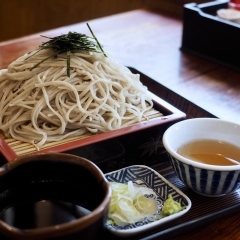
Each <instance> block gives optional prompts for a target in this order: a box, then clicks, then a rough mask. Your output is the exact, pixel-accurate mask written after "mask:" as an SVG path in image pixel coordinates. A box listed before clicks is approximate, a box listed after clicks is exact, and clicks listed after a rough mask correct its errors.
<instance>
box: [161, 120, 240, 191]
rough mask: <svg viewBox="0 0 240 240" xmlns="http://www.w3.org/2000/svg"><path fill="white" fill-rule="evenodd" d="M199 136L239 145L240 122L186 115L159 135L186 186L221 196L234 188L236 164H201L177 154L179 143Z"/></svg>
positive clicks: (239, 177)
mask: <svg viewBox="0 0 240 240" xmlns="http://www.w3.org/2000/svg"><path fill="white" fill-rule="evenodd" d="M199 139H209V140H210V139H212V140H219V141H225V142H228V143H230V144H234V145H237V146H238V147H239V148H240V124H237V123H234V122H230V121H226V120H221V119H215V118H195V119H187V120H183V121H181V122H178V123H176V124H173V125H172V126H171V127H169V128H168V129H167V130H166V131H165V133H164V135H163V145H164V147H165V149H166V150H167V152H168V154H169V157H170V161H171V163H172V166H173V168H174V170H175V172H176V174H177V176H178V177H179V178H180V179H181V181H182V182H184V183H185V184H186V185H187V186H188V187H190V188H191V189H192V190H194V191H195V192H197V193H199V194H202V195H205V196H222V195H225V194H227V193H229V192H232V191H234V190H236V188H238V185H239V182H240V165H231V166H220V165H210V164H204V163H201V162H197V161H194V160H191V159H188V158H185V157H183V156H181V155H180V154H178V152H177V149H178V148H179V147H180V146H182V145H183V144H185V143H187V142H190V141H194V140H199ZM239 150H240V149H239Z"/></svg>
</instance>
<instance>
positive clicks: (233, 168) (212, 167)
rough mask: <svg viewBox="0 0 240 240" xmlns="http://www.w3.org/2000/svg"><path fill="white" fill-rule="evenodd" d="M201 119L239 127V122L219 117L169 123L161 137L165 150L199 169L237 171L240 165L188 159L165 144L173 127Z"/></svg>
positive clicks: (201, 120) (200, 120) (201, 119)
mask: <svg viewBox="0 0 240 240" xmlns="http://www.w3.org/2000/svg"><path fill="white" fill-rule="evenodd" d="M203 121H206V122H207V121H208V122H209V121H215V122H222V123H226V124H231V125H232V124H234V125H237V126H238V127H239V128H240V124H239V123H236V122H233V121H229V120H224V119H219V118H191V119H185V120H182V121H179V122H177V123H175V124H173V125H171V126H170V127H169V128H168V129H167V130H166V131H165V132H164V134H163V138H162V143H163V146H164V148H165V149H166V150H167V152H168V153H169V154H170V155H172V156H173V157H174V158H175V159H176V160H178V161H180V162H182V163H184V164H187V165H192V166H193V167H196V168H200V169H206V170H212V171H221V172H228V171H238V170H240V165H231V166H219V165H211V164H205V163H200V162H196V161H194V160H190V159H188V158H185V157H183V156H181V155H180V154H178V153H177V152H176V151H175V150H174V149H173V148H172V147H170V146H169V145H168V144H167V141H168V137H169V133H170V131H173V129H174V128H175V127H177V126H180V125H182V124H185V123H187V122H196V123H197V122H203Z"/></svg>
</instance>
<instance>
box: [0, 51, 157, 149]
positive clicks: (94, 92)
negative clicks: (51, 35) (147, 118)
mask: <svg viewBox="0 0 240 240" xmlns="http://www.w3.org/2000/svg"><path fill="white" fill-rule="evenodd" d="M52 53H53V50H52V49H43V50H41V51H34V52H31V53H28V54H25V55H24V56H22V57H20V58H19V59H17V60H16V61H14V62H12V63H11V64H10V65H9V66H8V69H6V70H2V71H1V72H0V89H1V92H2V93H1V99H0V109H1V112H0V129H1V130H2V131H3V133H4V135H5V137H7V138H14V139H17V140H20V141H23V142H29V143H32V144H35V145H36V146H37V147H41V146H42V145H43V144H44V143H45V142H47V141H60V140H62V139H64V138H67V137H70V136H78V135H82V134H84V133H86V132H91V133H98V132H106V131H110V130H114V129H119V128H121V127H125V126H129V125H131V124H134V123H136V122H139V121H140V120H141V118H142V117H143V114H144V112H145V111H147V110H148V109H150V108H152V106H153V102H152V101H151V99H150V98H149V97H148V96H147V88H146V87H145V86H143V84H142V83H141V82H140V80H139V75H137V74H133V73H131V72H130V70H129V69H128V68H126V67H124V66H122V65H120V64H118V63H116V62H115V61H114V60H113V59H111V58H110V57H109V56H108V57H105V56H104V54H102V53H99V52H89V53H88V52H83V51H74V52H73V53H71V68H70V75H69V77H68V76H67V66H66V59H67V53H61V54H58V55H57V58H53V57H51V58H48V59H47V60H46V61H43V60H44V59H46V58H47V57H48V56H50V55H52ZM29 56H31V57H29ZM41 61H42V62H41ZM39 62H41V64H39V65H38V66H36V67H35V68H33V66H34V65H36V64H37V63H39ZM31 68H33V69H32V70H31Z"/></svg>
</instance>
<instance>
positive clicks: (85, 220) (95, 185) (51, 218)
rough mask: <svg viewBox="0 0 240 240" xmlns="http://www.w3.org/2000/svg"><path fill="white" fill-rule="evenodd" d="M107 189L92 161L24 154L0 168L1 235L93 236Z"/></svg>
mask: <svg viewBox="0 0 240 240" xmlns="http://www.w3.org/2000/svg"><path fill="white" fill-rule="evenodd" d="M110 200H111V188H110V186H109V184H108V182H107V180H106V178H105V176H104V174H103V173H102V171H101V170H100V169H99V168H98V167H97V166H96V165H95V164H94V163H93V162H91V161H89V160H87V159H85V158H81V157H78V156H74V155H70V154H65V153H46V154H34V155H26V156H22V157H19V158H17V159H15V160H14V161H12V162H9V163H7V164H5V165H3V167H2V168H0V239H1V240H2V239H24V240H28V239H31V240H38V239H57V240H62V239H68V240H70V239H74V240H75V239H98V236H99V232H100V231H101V230H102V229H103V227H104V225H105V222H106V219H107V215H108V209H109V204H110Z"/></svg>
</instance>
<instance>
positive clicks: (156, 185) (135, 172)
mask: <svg viewBox="0 0 240 240" xmlns="http://www.w3.org/2000/svg"><path fill="white" fill-rule="evenodd" d="M105 176H106V178H107V180H108V181H109V182H120V183H127V182H128V181H132V182H134V183H136V184H138V185H141V186H145V187H148V188H151V189H153V190H154V192H155V193H156V194H157V205H158V214H159V213H161V208H162V205H163V203H164V201H165V200H166V199H167V198H168V195H169V194H171V195H172V197H173V199H174V200H175V201H178V202H179V203H181V205H182V206H185V208H184V209H183V210H182V211H180V212H178V213H175V214H173V215H170V216H165V217H163V216H161V215H160V216H161V217H160V218H157V220H155V219H154V220H149V219H144V220H143V221H141V222H136V223H134V224H128V225H125V226H117V225H110V224H108V223H106V228H107V229H108V230H109V231H111V232H112V233H113V234H115V235H118V236H122V237H127V236H131V235H134V234H137V233H140V232H143V231H146V230H149V229H150V228H154V227H156V226H159V225H161V224H163V223H166V222H168V221H171V220H173V219H176V218H178V217H180V216H182V215H183V214H185V213H186V212H187V211H188V210H189V209H190V208H191V205H192V203H191V201H190V199H189V198H188V197H187V196H186V195H185V194H184V193H183V192H182V191H180V190H179V189H178V188H176V187H175V186H174V185H173V184H171V183H170V182H169V181H167V180H166V179H165V178H164V177H163V176H161V175H160V174H159V173H158V172H156V171H155V170H153V169H152V168H150V167H147V166H144V165H133V166H129V167H126V168H122V169H120V170H117V171H114V172H110V173H107V174H105Z"/></svg>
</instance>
